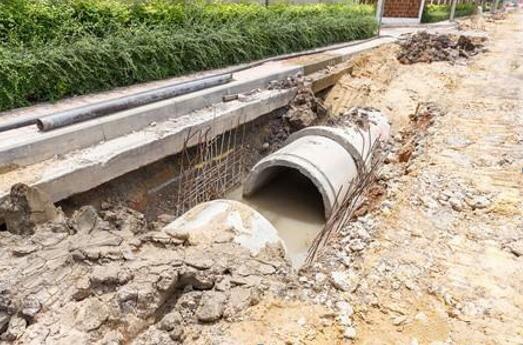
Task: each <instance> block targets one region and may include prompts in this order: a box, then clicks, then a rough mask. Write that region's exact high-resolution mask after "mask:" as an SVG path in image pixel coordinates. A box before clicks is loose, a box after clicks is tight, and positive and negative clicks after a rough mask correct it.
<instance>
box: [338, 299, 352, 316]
mask: <svg viewBox="0 0 523 345" xmlns="http://www.w3.org/2000/svg"><path fill="white" fill-rule="evenodd" d="M336 308H338V310H339V312H340V313H341V314H344V315H347V316H348V317H351V316H352V314H354V310H353V309H352V306H351V305H350V304H349V302H346V301H338V302H336Z"/></svg>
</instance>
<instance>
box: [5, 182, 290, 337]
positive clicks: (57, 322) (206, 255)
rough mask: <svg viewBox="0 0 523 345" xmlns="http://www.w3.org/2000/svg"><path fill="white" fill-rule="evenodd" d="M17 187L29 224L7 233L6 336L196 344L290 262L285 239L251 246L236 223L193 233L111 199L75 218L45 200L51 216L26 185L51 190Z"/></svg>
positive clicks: (272, 284) (274, 286)
mask: <svg viewBox="0 0 523 345" xmlns="http://www.w3.org/2000/svg"><path fill="white" fill-rule="evenodd" d="M13 189H14V190H13V193H12V197H11V198H9V200H8V207H5V209H6V210H7V211H8V212H10V210H13V209H15V210H23V212H19V213H18V214H17V216H18V217H21V218H23V219H30V220H31V222H30V225H31V227H30V231H28V229H27V226H28V224H29V222H18V223H16V222H14V221H11V222H10V223H9V231H0V334H1V335H0V343H15V344H43V343H52V344H71V343H75V344H124V343H125V344H144V345H145V344H175V343H180V344H182V343H185V344H192V343H194V341H195V339H197V338H199V337H201V336H203V335H204V333H205V334H213V336H220V329H219V327H218V326H216V325H218V324H219V321H220V320H221V319H228V320H230V319H232V318H234V317H235V315H236V314H238V313H240V312H242V311H243V310H245V309H246V308H248V307H249V306H251V305H254V304H256V303H258V300H259V296H260V295H261V294H263V293H266V292H271V293H278V289H279V288H280V285H281V282H282V281H284V280H285V278H284V276H285V275H286V274H287V273H288V271H289V270H290V266H289V264H288V262H287V260H286V259H285V251H284V249H283V247H281V245H280V244H279V242H271V243H269V242H267V243H266V244H267V245H265V246H263V245H259V246H258V247H257V248H256V249H257V250H256V251H255V254H254V253H253V251H252V248H248V247H245V246H244V245H243V244H242V243H241V241H234V236H230V233H229V231H230V230H229V229H230V228H227V227H223V228H220V227H212V226H206V229H207V230H205V229H200V230H199V234H200V236H199V237H198V241H192V240H189V238H187V237H183V236H182V235H180V233H177V232H176V231H174V232H173V227H172V226H171V227H170V228H165V227H164V225H165V222H162V221H161V220H164V221H165V220H167V221H169V220H171V219H170V218H171V217H168V216H162V217H160V220H159V221H156V222H151V223H148V222H147V221H146V220H145V218H144V217H143V215H141V214H140V213H138V212H136V211H133V210H131V209H128V208H126V207H123V206H119V205H113V204H109V203H104V205H103V206H102V209H101V210H99V211H97V210H96V209H94V208H93V207H91V206H85V207H82V208H80V209H79V210H77V211H76V212H75V213H74V214H73V215H72V216H71V217H69V218H68V217H65V216H63V214H62V213H61V212H60V211H59V209H57V208H55V207H54V206H53V205H52V204H50V203H40V204H39V206H38V207H39V208H40V209H44V210H50V211H49V212H48V214H47V215H48V216H49V215H52V216H53V217H50V219H47V221H45V222H44V220H45V219H41V218H40V219H35V218H34V217H33V218H31V217H30V216H31V215H32V212H31V211H33V210H35V209H38V207H36V206H35V204H34V203H33V202H32V201H31V200H32V199H29V200H30V201H29V202H28V198H25V197H20V195H21V194H20V193H19V192H20V191H23V194H22V195H23V196H32V195H39V196H40V198H39V199H38V200H39V201H42V200H45V197H44V196H42V195H41V194H40V193H39V192H38V191H37V190H33V189H31V188H29V187H27V186H23V185H17V186H15V187H14V188H13ZM28 206H30V207H28ZM56 214H60V215H61V216H62V217H63V218H62V219H61V221H60V222H57V221H56V218H55V217H54V216H55V215H56ZM10 216H11V214H10ZM12 217H14V215H13V216H12ZM18 227H20V228H18ZM165 229H170V230H165ZM205 231H211V232H212V234H211V235H207V236H205ZM243 235H244V236H245V233H244V234H243ZM213 325H215V326H213ZM204 326H205V327H204ZM202 327H203V328H202Z"/></svg>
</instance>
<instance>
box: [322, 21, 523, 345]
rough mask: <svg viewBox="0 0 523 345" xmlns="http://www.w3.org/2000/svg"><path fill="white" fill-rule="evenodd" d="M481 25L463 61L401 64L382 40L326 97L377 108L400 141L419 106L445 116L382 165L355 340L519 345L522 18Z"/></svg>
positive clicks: (522, 326)
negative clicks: (480, 35)
mask: <svg viewBox="0 0 523 345" xmlns="http://www.w3.org/2000/svg"><path fill="white" fill-rule="evenodd" d="M487 30H488V31H489V36H490V40H489V44H488V52H486V53H484V54H481V55H479V56H477V57H475V58H474V59H472V60H469V61H468V62H467V63H466V64H465V63H458V64H456V65H454V66H451V65H450V64H448V63H443V62H442V63H433V64H415V65H409V66H404V65H400V64H398V63H397V62H396V61H394V58H393V54H392V51H394V49H395V48H388V50H384V51H383V52H382V54H375V55H370V56H368V57H366V58H364V60H362V64H361V66H362V67H361V68H360V69H359V71H358V70H357V71H356V75H355V76H356V78H355V79H352V78H346V80H345V81H344V82H342V83H341V84H340V85H338V87H337V88H335V90H333V92H332V93H331V95H329V99H328V100H329V101H331V102H332V103H333V105H334V107H335V108H338V109H341V108H343V107H346V106H350V105H371V106H374V107H378V108H382V109H384V110H386V111H387V113H388V114H389V115H390V116H391V120H392V122H393V126H394V127H395V128H396V130H397V134H396V136H395V139H396V140H397V142H400V143H401V142H402V140H404V138H402V134H401V128H402V127H403V126H404V125H405V124H406V123H407V122H408V116H409V114H412V113H413V112H414V109H415V108H416V106H417V105H418V103H420V102H433V103H435V104H436V105H437V106H438V107H440V108H441V109H442V110H443V112H444V113H445V115H443V116H441V117H439V118H437V119H436V121H435V124H434V126H433V127H432V128H431V129H430V130H429V133H428V134H427V136H426V138H425V140H424V143H422V144H420V145H419V146H418V148H416V149H415V151H414V152H415V155H414V157H415V158H414V159H413V160H412V161H411V162H409V163H407V164H406V166H403V167H402V169H403V168H405V170H404V171H406V172H405V173H404V174H399V175H398V174H397V173H398V170H397V169H398V167H397V166H395V164H393V163H391V164H390V165H389V166H388V167H387V168H386V170H385V172H386V173H387V172H388V173H389V177H390V176H392V178H390V179H389V180H388V181H387V185H388V189H387V198H386V200H385V201H384V205H385V206H387V207H381V212H382V213H381V215H379V216H377V217H376V221H377V224H378V225H377V228H376V230H375V234H376V239H375V241H373V243H372V245H371V246H370V248H369V249H368V250H367V251H366V253H365V254H363V256H362V258H361V260H360V263H361V269H360V274H361V275H362V280H361V282H360V287H359V289H358V291H356V295H359V296H360V298H357V297H352V298H350V299H351V301H352V303H353V307H354V309H355V310H356V313H355V320H356V329H357V330H358V334H357V337H356V340H355V343H356V344H434V345H435V344H523V170H522V168H523V15H521V14H518V15H513V16H512V17H510V18H509V19H507V20H506V21H505V22H503V23H498V24H496V25H489V26H488V27H487ZM364 66H367V67H364ZM354 90H357V92H354ZM362 289H364V291H361V290H362ZM366 301H367V302H366ZM368 301H370V302H368Z"/></svg>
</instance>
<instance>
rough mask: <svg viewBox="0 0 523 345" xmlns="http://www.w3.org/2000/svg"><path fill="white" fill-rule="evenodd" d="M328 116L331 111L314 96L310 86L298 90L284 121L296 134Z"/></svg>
mask: <svg viewBox="0 0 523 345" xmlns="http://www.w3.org/2000/svg"><path fill="white" fill-rule="evenodd" d="M328 114H329V110H328V109H327V108H326V107H325V106H324V105H323V102H322V101H321V100H320V99H319V98H318V97H316V96H315V95H314V92H312V90H311V88H310V85H305V86H301V87H299V88H298V93H297V94H296V97H294V99H293V100H292V102H291V104H290V105H289V110H288V111H287V113H286V114H285V115H284V116H283V119H284V120H285V122H286V123H287V124H288V125H289V127H290V130H291V132H295V131H298V130H300V129H303V128H306V127H309V126H312V125H314V124H316V123H317V122H318V121H319V120H321V119H323V118H326V117H327V116H328Z"/></svg>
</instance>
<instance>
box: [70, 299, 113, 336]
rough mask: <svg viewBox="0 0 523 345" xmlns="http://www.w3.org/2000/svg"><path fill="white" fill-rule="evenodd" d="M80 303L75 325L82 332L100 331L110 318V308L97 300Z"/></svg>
mask: <svg viewBox="0 0 523 345" xmlns="http://www.w3.org/2000/svg"><path fill="white" fill-rule="evenodd" d="M80 303H81V304H80V306H79V307H78V311H77V314H76V320H75V325H76V327H77V328H78V329H79V330H81V331H92V330H95V329H98V328H100V326H101V325H103V323H104V322H105V321H106V320H107V318H108V317H109V307H108V306H107V305H106V304H105V303H103V302H102V301H99V300H98V299H96V298H90V299H87V300H84V301H82V302H80Z"/></svg>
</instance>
